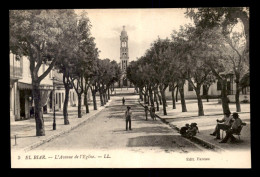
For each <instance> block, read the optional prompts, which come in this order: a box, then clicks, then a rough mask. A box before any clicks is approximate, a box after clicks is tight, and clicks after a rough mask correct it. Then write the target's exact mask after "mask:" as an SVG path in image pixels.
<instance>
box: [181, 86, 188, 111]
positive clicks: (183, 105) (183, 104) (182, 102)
mask: <svg viewBox="0 0 260 177" xmlns="http://www.w3.org/2000/svg"><path fill="white" fill-rule="evenodd" d="M179 92H180V96H181V107H182V112H187V108H186V102H185V98H184V89H183V85H182V86H180V87H179Z"/></svg>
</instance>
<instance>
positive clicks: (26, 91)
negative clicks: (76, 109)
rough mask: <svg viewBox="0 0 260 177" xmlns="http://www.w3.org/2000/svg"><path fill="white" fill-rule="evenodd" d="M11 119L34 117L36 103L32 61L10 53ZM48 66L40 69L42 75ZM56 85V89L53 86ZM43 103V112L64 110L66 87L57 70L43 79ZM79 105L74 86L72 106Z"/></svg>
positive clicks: (41, 89)
mask: <svg viewBox="0 0 260 177" xmlns="http://www.w3.org/2000/svg"><path fill="white" fill-rule="evenodd" d="M9 61H10V100H9V101H10V104H9V105H10V121H16V120H24V119H29V118H32V117H34V103H33V94H32V78H31V73H30V63H29V59H28V58H27V57H26V56H23V57H21V58H19V59H17V56H16V55H14V54H12V53H10V55H9ZM47 68H48V66H46V65H45V64H42V66H41V67H40V69H39V72H38V74H39V75H41V74H42V73H43V72H45V70H46V69H47ZM53 86H54V87H55V91H54V90H53V88H54V87H53ZM40 92H41V105H44V106H43V113H44V114H46V113H48V112H52V111H53V109H54V106H53V105H54V104H55V110H56V111H62V110H63V104H64V101H65V89H64V86H63V81H62V74H61V73H58V72H57V71H56V70H51V71H50V73H49V74H48V75H47V76H46V77H45V78H44V79H43V80H42V81H41V84H40ZM83 98H84V94H82V105H84V99H83ZM88 100H89V101H91V91H90V90H89V92H88ZM77 105H78V97H77V94H76V91H75V90H74V88H72V89H70V93H69V104H68V107H70V106H77Z"/></svg>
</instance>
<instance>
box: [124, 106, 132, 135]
mask: <svg viewBox="0 0 260 177" xmlns="http://www.w3.org/2000/svg"><path fill="white" fill-rule="evenodd" d="M131 117H132V111H131V107H130V106H127V110H126V111H125V120H126V131H127V130H128V123H129V130H132V129H131Z"/></svg>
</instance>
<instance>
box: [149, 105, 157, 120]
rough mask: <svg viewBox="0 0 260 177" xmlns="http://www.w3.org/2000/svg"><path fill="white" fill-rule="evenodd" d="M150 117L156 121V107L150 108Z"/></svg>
mask: <svg viewBox="0 0 260 177" xmlns="http://www.w3.org/2000/svg"><path fill="white" fill-rule="evenodd" d="M150 115H151V118H152V119H153V120H156V116H155V108H154V105H152V106H151V108H150Z"/></svg>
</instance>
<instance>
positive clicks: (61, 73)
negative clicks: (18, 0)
mask: <svg viewBox="0 0 260 177" xmlns="http://www.w3.org/2000/svg"><path fill="white" fill-rule="evenodd" d="M249 14H250V8H249V7H196V8H195V7H194V8H133V9H127V8H125V9H123V8H122V9H120V8H118V9H112V8H108V9H13V10H9V71H10V73H9V81H10V87H9V89H10V95H9V97H10V100H9V109H10V110H9V111H10V151H11V168H14V169H15V168H239V169H241V168H245V169H250V168H251V124H250V122H251V113H250V64H249V63H250V59H249V50H250V49H249V18H250V16H249Z"/></svg>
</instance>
